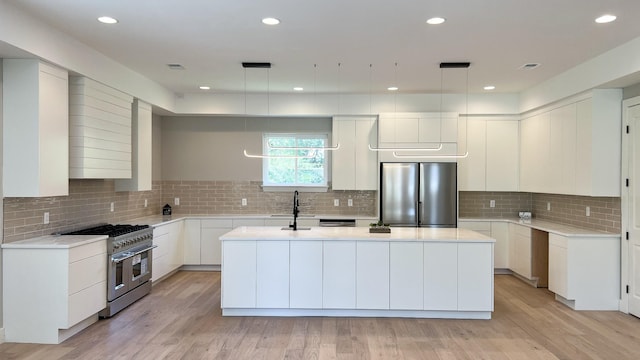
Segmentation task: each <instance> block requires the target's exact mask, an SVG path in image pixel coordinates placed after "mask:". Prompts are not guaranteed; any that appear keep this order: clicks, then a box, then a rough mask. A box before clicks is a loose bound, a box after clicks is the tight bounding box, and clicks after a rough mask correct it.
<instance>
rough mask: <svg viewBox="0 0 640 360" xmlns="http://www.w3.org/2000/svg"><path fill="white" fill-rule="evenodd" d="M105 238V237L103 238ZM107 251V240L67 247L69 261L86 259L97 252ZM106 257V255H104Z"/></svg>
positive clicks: (104, 252) (103, 252)
mask: <svg viewBox="0 0 640 360" xmlns="http://www.w3.org/2000/svg"><path fill="white" fill-rule="evenodd" d="M105 239H106V238H105ZM106 253H107V240H100V241H96V242H92V243H91V244H86V245H82V246H76V247H73V248H71V249H69V263H73V262H76V261H78V260H82V259H86V258H88V257H92V256H95V255H98V254H106ZM105 258H106V255H105Z"/></svg>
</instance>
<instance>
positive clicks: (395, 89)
mask: <svg viewBox="0 0 640 360" xmlns="http://www.w3.org/2000/svg"><path fill="white" fill-rule="evenodd" d="M387 90H389V91H398V87H397V86H389V87H388V88H387Z"/></svg>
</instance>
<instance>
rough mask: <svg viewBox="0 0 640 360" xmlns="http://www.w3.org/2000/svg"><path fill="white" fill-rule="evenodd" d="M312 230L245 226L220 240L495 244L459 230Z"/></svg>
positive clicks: (393, 228)
mask: <svg viewBox="0 0 640 360" xmlns="http://www.w3.org/2000/svg"><path fill="white" fill-rule="evenodd" d="M307 229H308V230H297V231H292V230H282V228H281V227H275V226H241V227H238V228H236V229H234V230H232V231H230V232H228V233H226V234H224V235H223V236H221V237H220V240H222V241H234V240H235V241H237V240H266V241H268V240H325V241H327V240H328V241H331V240H360V241H420V242H426V241H437V242H476V243H493V242H495V239H493V238H490V237H488V236H486V235H482V234H480V233H478V232H475V231H472V230H467V229H459V228H406V227H392V228H391V233H387V234H381V233H369V228H368V227H312V228H307Z"/></svg>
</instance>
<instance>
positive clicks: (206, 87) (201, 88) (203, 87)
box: [200, 86, 211, 90]
mask: <svg viewBox="0 0 640 360" xmlns="http://www.w3.org/2000/svg"><path fill="white" fill-rule="evenodd" d="M200 90H211V87H210V86H200Z"/></svg>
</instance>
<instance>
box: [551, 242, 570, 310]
mask: <svg viewBox="0 0 640 360" xmlns="http://www.w3.org/2000/svg"><path fill="white" fill-rule="evenodd" d="M563 244H565V246H563ZM567 270H568V268H567V247H566V242H565V241H562V239H561V238H560V237H559V236H557V235H555V234H549V284H548V286H549V291H552V292H554V293H556V294H558V295H560V296H562V297H563V298H565V299H569V292H568V286H567V284H568V275H567V274H568V273H567Z"/></svg>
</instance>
